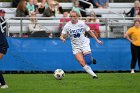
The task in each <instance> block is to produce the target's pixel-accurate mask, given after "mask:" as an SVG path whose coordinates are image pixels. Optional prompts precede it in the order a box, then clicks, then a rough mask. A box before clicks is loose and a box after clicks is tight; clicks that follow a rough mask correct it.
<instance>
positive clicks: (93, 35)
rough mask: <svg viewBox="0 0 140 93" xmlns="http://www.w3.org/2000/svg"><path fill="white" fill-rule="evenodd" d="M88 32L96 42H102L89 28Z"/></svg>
mask: <svg viewBox="0 0 140 93" xmlns="http://www.w3.org/2000/svg"><path fill="white" fill-rule="evenodd" d="M88 33H89V34H90V35H91V36H92V37H93V38H94V39H95V40H96V42H97V43H99V44H103V42H102V41H100V40H99V39H98V38H97V37H96V36H95V34H94V33H93V32H92V31H91V30H90V31H88Z"/></svg>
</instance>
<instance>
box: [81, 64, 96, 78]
mask: <svg viewBox="0 0 140 93" xmlns="http://www.w3.org/2000/svg"><path fill="white" fill-rule="evenodd" d="M83 69H84V70H85V71H86V72H87V73H89V74H90V75H91V76H97V75H96V74H95V73H94V72H93V71H92V69H91V67H90V66H88V65H85V66H84V67H83Z"/></svg>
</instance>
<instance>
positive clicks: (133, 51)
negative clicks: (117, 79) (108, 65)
mask: <svg viewBox="0 0 140 93" xmlns="http://www.w3.org/2000/svg"><path fill="white" fill-rule="evenodd" d="M131 55H132V59H131V73H135V71H134V70H135V66H136V62H137V49H136V46H134V45H132V44H131Z"/></svg>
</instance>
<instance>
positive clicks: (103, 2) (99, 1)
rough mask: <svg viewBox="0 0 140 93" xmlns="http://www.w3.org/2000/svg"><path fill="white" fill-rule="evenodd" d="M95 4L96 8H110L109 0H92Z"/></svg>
mask: <svg viewBox="0 0 140 93" xmlns="http://www.w3.org/2000/svg"><path fill="white" fill-rule="evenodd" d="M92 3H93V6H95V7H96V8H108V7H109V0H92Z"/></svg>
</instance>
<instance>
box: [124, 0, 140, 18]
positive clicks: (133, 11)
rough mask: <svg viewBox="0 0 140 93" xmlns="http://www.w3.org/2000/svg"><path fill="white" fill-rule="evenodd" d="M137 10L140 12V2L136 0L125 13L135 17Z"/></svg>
mask: <svg viewBox="0 0 140 93" xmlns="http://www.w3.org/2000/svg"><path fill="white" fill-rule="evenodd" d="M139 12H140V2H139V1H138V0H136V1H135V2H134V7H132V8H131V10H130V11H129V12H128V13H126V16H128V17H136V16H137V15H138V13H139Z"/></svg>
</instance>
